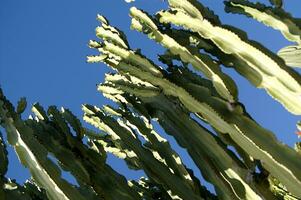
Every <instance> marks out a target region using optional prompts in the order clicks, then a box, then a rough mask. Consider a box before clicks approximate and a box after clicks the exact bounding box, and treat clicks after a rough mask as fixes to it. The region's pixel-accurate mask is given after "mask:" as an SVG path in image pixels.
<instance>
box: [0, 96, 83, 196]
mask: <svg viewBox="0 0 301 200" xmlns="http://www.w3.org/2000/svg"><path fill="white" fill-rule="evenodd" d="M0 116H1V120H2V123H1V125H2V126H3V127H4V128H5V129H6V132H7V134H8V142H9V143H10V144H11V145H12V146H13V147H14V149H15V151H16V152H17V154H18V156H19V159H20V160H21V162H22V164H23V165H24V166H26V167H28V168H29V170H30V172H31V174H32V176H33V178H34V180H35V181H36V182H37V183H38V184H39V185H40V186H41V187H42V188H45V189H46V191H47V196H48V197H49V198H50V199H56V200H57V199H60V200H61V199H62V200H67V199H75V198H77V199H84V198H83V197H82V196H81V195H80V194H79V192H78V191H77V190H76V189H75V188H74V187H73V186H71V185H70V184H69V183H68V182H66V181H65V180H63V179H61V177H60V176H61V175H60V171H59V170H58V168H57V166H56V165H54V164H53V163H52V162H51V161H50V160H49V159H48V158H47V152H46V151H45V149H44V148H43V147H42V146H41V145H40V144H39V143H38V142H37V141H36V140H35V139H34V138H33V134H32V130H31V129H30V128H29V127H28V126H26V125H25V124H24V123H23V122H22V120H21V119H20V118H19V116H18V115H17V114H16V113H15V112H14V110H13V107H12V105H11V104H10V103H9V102H8V101H7V100H6V99H5V97H4V95H3V93H2V91H1V93H0Z"/></svg>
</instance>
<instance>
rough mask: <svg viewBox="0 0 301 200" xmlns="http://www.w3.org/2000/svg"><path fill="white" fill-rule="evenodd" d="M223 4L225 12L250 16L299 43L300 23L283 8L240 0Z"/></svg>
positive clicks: (300, 36) (300, 35) (300, 34)
mask: <svg viewBox="0 0 301 200" xmlns="http://www.w3.org/2000/svg"><path fill="white" fill-rule="evenodd" d="M225 5H226V7H225V10H226V12H231V13H239V14H243V15H246V16H248V17H252V18H254V19H255V20H257V21H259V22H262V23H263V24H265V25H266V26H269V27H272V28H273V29H276V30H278V31H280V32H281V33H282V35H283V36H284V37H285V38H286V39H287V40H289V41H291V42H296V43H298V44H301V26H300V24H298V22H295V19H294V18H293V17H291V16H290V14H288V13H285V12H284V11H283V10H280V9H277V8H272V7H267V6H265V5H264V4H261V3H256V4H255V3H251V2H249V1H242V0H230V1H225Z"/></svg>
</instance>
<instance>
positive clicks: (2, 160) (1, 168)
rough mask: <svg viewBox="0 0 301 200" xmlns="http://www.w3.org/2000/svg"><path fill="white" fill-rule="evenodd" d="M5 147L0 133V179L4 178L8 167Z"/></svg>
mask: <svg viewBox="0 0 301 200" xmlns="http://www.w3.org/2000/svg"><path fill="white" fill-rule="evenodd" d="M7 154H8V153H7V150H6V145H5V143H4V141H3V136H2V133H1V132H0V176H1V179H2V178H3V177H4V176H5V174H6V172H7V166H8V158H7Z"/></svg>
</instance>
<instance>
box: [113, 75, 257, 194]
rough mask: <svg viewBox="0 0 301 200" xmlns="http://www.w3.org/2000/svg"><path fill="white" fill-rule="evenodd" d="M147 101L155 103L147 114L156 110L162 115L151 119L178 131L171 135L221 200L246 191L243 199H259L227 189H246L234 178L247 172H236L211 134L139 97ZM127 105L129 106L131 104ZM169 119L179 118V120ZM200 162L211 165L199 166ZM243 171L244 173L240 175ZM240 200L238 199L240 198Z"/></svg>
mask: <svg viewBox="0 0 301 200" xmlns="http://www.w3.org/2000/svg"><path fill="white" fill-rule="evenodd" d="M111 80H113V79H111ZM112 84H114V85H115V88H118V84H117V82H113V83H112ZM123 90H124V89H123ZM137 94H138V95H139V94H141V93H135V95H137ZM141 98H142V97H141ZM149 98H151V99H153V98H155V99H157V100H156V101H155V102H152V104H153V105H152V106H154V107H152V108H150V109H151V110H154V111H155V110H160V111H162V113H165V114H166V115H160V116H154V117H158V119H159V120H160V119H161V118H163V121H166V120H170V121H171V122H170V123H171V124H170V125H168V127H178V128H174V129H175V130H176V132H175V133H174V134H172V135H173V136H174V137H175V138H176V140H177V141H178V143H179V144H180V145H181V146H182V147H184V148H187V150H188V152H189V154H190V155H191V157H192V159H193V160H194V161H195V162H196V164H197V166H198V167H199V168H200V169H201V171H202V172H203V174H204V176H205V178H206V179H207V181H209V182H211V183H213V184H215V185H216V186H217V190H218V191H219V196H220V197H223V198H222V199H235V198H239V195H242V194H241V191H246V193H247V194H246V197H248V198H251V196H253V198H255V199H256V198H259V197H258V196H256V194H255V193H254V192H253V191H252V189H251V188H248V187H246V188H244V187H243V186H242V188H243V189H242V188H240V187H237V188H235V187H234V188H235V189H233V190H232V189H231V188H233V187H231V185H232V184H234V182H235V181H237V182H241V183H242V184H241V185H245V186H246V183H245V184H244V181H243V180H240V179H239V178H238V177H242V179H244V177H245V176H246V174H247V172H246V171H245V170H244V169H239V167H238V165H235V164H234V163H235V162H236V161H234V160H232V158H231V157H230V156H229V155H227V153H226V152H225V151H224V149H223V148H220V147H219V144H218V143H217V141H215V139H214V137H213V136H211V133H208V132H207V131H206V130H205V129H201V128H200V127H199V126H198V125H196V124H194V123H193V122H192V121H191V119H189V118H188V117H186V116H185V115H184V114H183V113H181V111H180V110H179V109H176V108H175V106H174V105H173V104H171V103H169V102H168V101H167V100H166V99H164V98H157V97H145V96H144V97H143V99H149ZM131 103H132V104H133V103H134V102H131ZM135 105H136V104H135ZM155 105H157V106H155ZM166 116H169V118H166ZM176 116H177V117H176ZM173 118H177V119H178V118H179V119H181V120H177V119H173ZM171 119H172V120H171ZM180 125H181V126H180ZM174 129H170V128H169V129H167V130H168V131H167V132H168V133H170V130H174ZM213 147H214V148H213ZM221 155H222V156H221ZM219 156H220V157H219ZM220 158H222V160H220ZM204 161H206V163H211V164H207V165H203V163H204ZM211 165H212V167H211ZM229 168H231V169H233V170H234V173H236V174H237V176H236V177H233V176H232V175H229V174H227V173H226V169H229ZM216 171H221V173H222V174H223V175H221V174H216ZM243 171H245V172H244V173H243ZM232 181H234V182H232ZM237 182H235V183H237ZM232 186H233V185H232ZM236 186H237V185H236ZM252 192H253V193H252ZM248 195H250V196H248ZM240 198H242V197H241V196H240Z"/></svg>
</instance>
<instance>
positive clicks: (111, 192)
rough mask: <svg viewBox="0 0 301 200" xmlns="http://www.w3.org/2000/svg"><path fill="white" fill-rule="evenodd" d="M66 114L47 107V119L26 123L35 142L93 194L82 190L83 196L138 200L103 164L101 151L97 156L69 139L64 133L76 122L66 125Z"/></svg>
mask: <svg viewBox="0 0 301 200" xmlns="http://www.w3.org/2000/svg"><path fill="white" fill-rule="evenodd" d="M34 106H35V105H34ZM67 110H68V109H62V110H61V111H59V110H58V109H57V108H56V107H54V106H51V107H49V109H48V113H49V115H50V116H47V118H48V120H43V121H42V120H40V121H33V120H29V121H27V124H28V125H30V126H31V127H32V129H33V130H34V134H35V137H36V138H37V139H38V140H39V142H40V143H42V144H43V145H44V146H45V148H47V150H48V151H49V152H51V153H52V154H53V155H55V157H56V158H57V159H58V160H59V162H60V163H61V165H62V167H63V169H65V170H66V171H70V173H71V174H72V175H73V176H74V177H75V178H76V179H77V181H78V182H79V183H82V184H84V185H87V186H91V188H92V191H94V192H91V191H90V192H89V190H87V189H85V190H84V192H85V193H87V194H90V195H92V196H93V194H94V195H95V194H97V196H98V199H99V198H101V197H104V198H105V199H112V200H117V199H122V200H129V199H139V197H138V194H136V193H135V192H134V191H133V190H131V188H130V187H129V185H128V183H127V181H126V179H125V178H124V177H123V176H121V175H120V174H118V173H117V172H116V171H114V170H113V169H112V168H111V167H110V166H108V165H107V164H105V159H106V154H105V153H104V151H101V149H99V148H98V149H99V150H100V151H101V152H100V153H99V152H95V151H96V150H92V149H90V148H88V147H87V146H86V145H84V144H83V143H82V141H81V140H79V138H78V136H73V135H72V133H71V131H70V130H67V129H66V127H67V126H68V124H70V125H71V123H73V122H74V120H75V121H77V120H78V119H77V118H74V119H73V120H71V121H70V119H69V117H70V116H71V115H72V116H74V115H73V114H72V113H71V112H70V111H68V112H69V115H67V117H66V111H67ZM78 125H80V124H78ZM80 126H81V125H80ZM63 129H64V130H63ZM81 131H82V134H85V132H86V131H87V130H85V129H84V128H82V129H81ZM91 169H95V170H91Z"/></svg>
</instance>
